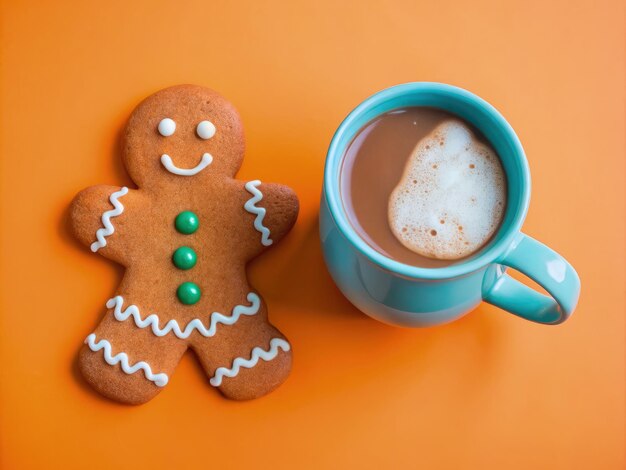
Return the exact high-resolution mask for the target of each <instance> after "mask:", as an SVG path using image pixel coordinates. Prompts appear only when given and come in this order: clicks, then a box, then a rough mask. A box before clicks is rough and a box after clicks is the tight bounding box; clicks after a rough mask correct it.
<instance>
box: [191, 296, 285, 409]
mask: <svg viewBox="0 0 626 470" xmlns="http://www.w3.org/2000/svg"><path fill="white" fill-rule="evenodd" d="M190 346H191V348H192V349H193V350H194V351H195V353H196V354H197V356H198V358H199V360H200V362H201V364H202V367H203V368H204V370H205V372H206V374H207V375H208V376H209V383H210V384H211V385H212V386H214V387H216V388H218V389H219V390H220V392H222V394H224V396H226V397H227V398H231V399H233V400H249V399H252V398H258V397H261V396H263V395H265V394H267V393H269V392H271V391H272V390H274V389H275V388H277V387H278V386H279V385H280V384H282V383H283V382H284V381H285V380H286V379H287V376H288V375H289V372H290V371H291V345H290V344H289V342H288V341H287V339H286V338H285V337H284V336H283V335H282V333H281V332H280V331H278V330H277V329H276V328H275V327H274V326H272V325H271V324H270V323H269V322H268V321H267V313H266V310H265V305H262V306H261V309H260V311H259V313H258V315H257V316H249V317H241V318H240V319H239V320H238V321H237V323H236V324H234V325H228V326H227V325H223V327H222V328H220V329H219V330H218V331H217V333H216V335H215V336H214V337H211V338H205V337H202V336H199V335H198V336H195V337H194V338H193V340H192V341H190Z"/></svg>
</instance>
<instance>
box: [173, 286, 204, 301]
mask: <svg viewBox="0 0 626 470" xmlns="http://www.w3.org/2000/svg"><path fill="white" fill-rule="evenodd" d="M201 295H202V293H201V292H200V288H199V287H198V285H197V284H194V283H193V282H183V283H182V284H181V285H180V286H178V289H177V290H176V296H177V297H178V300H180V301H181V302H182V303H184V304H185V305H193V304H195V303H196V302H198V300H200V296H201Z"/></svg>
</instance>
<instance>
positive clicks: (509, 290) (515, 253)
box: [483, 233, 580, 325]
mask: <svg viewBox="0 0 626 470" xmlns="http://www.w3.org/2000/svg"><path fill="white" fill-rule="evenodd" d="M497 263H499V264H502V265H505V266H509V267H511V268H513V269H516V270H517V271H520V272H522V273H524V274H525V275H527V276H528V277H529V278H531V279H532V280H534V281H535V282H537V283H538V284H539V285H540V286H541V287H543V288H544V289H545V290H546V291H548V293H549V294H550V295H551V297H549V296H546V295H543V294H541V293H539V292H537V291H536V290H534V289H532V288H530V287H528V286H526V285H524V284H522V283H521V282H519V281H516V280H515V279H513V278H512V277H511V276H509V275H508V274H501V275H500V276H497V274H496V275H495V276H493V277H491V276H489V277H491V279H490V280H489V282H483V299H484V300H485V302H488V303H490V304H492V305H495V306H496V307H500V308H502V309H504V310H506V311H508V312H510V313H512V314H514V315H517V316H519V317H522V318H525V319H527V320H530V321H534V322H537V323H544V324H548V325H558V324H559V323H563V322H564V321H565V320H567V319H568V318H569V317H570V315H571V314H572V312H573V311H574V308H576V304H577V303H578V297H579V295H580V279H579V278H578V274H576V271H574V268H572V266H571V265H570V264H569V263H568V262H567V261H565V259H564V258H563V257H562V256H561V255H559V254H558V253H556V252H555V251H553V250H551V249H550V248H548V247H547V246H546V245H544V244H543V243H540V242H538V241H537V240H535V239H533V238H531V237H529V236H528V235H524V234H523V233H520V234H519V235H518V236H517V237H516V239H515V240H514V242H513V243H512V244H511V246H510V248H509V249H508V250H507V251H506V252H505V253H504V255H503V256H502V257H501V258H500V259H499V260H498V261H497ZM500 269H501V268H500ZM494 277H495V279H494ZM485 281H487V278H486V279H485Z"/></svg>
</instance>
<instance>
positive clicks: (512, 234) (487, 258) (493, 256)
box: [323, 82, 530, 280]
mask: <svg viewBox="0 0 626 470" xmlns="http://www.w3.org/2000/svg"><path fill="white" fill-rule="evenodd" d="M414 93H438V94H445V95H447V96H449V97H453V98H455V99H459V100H462V101H464V102H466V103H470V104H471V105H472V106H475V107H478V108H482V110H484V111H486V112H487V113H488V114H489V115H490V117H491V118H492V119H493V120H494V122H495V123H496V125H497V126H500V128H501V129H502V130H503V131H504V134H505V136H506V138H507V139H508V140H509V143H510V144H511V145H512V148H513V153H514V154H515V158H517V160H518V161H519V163H520V167H521V173H522V176H523V179H524V184H523V185H522V189H521V193H522V194H520V200H521V201H522V206H521V208H520V210H518V213H517V214H516V216H515V218H514V220H513V221H512V223H510V224H509V226H508V227H506V228H505V229H504V230H505V234H504V236H502V237H501V239H500V240H498V241H497V242H496V243H494V244H493V245H492V246H488V247H487V248H486V249H485V250H484V252H483V253H481V254H480V255H478V256H476V257H475V258H472V259H470V260H469V261H466V262H461V263H458V264H453V265H450V266H445V267H442V268H421V267H417V266H412V265H410V264H406V263H402V262H400V261H396V260H394V259H392V258H389V257H387V256H385V255H383V254H382V253H380V252H378V251H377V250H375V249H374V248H373V247H371V246H370V245H368V244H367V243H366V242H365V241H364V240H363V239H362V238H361V237H360V236H359V235H358V234H357V233H356V231H355V230H354V228H353V227H352V225H351V224H350V222H349V221H348V218H347V214H346V212H345V208H344V205H343V203H342V202H341V191H340V177H339V175H340V170H341V168H340V165H341V160H342V159H343V156H344V153H345V148H344V149H340V148H339V142H340V140H341V139H342V137H343V136H344V134H346V133H348V131H349V130H350V127H351V126H352V125H353V123H354V122H355V121H356V120H357V119H358V118H359V117H360V116H361V115H362V114H363V113H365V112H367V111H368V110H369V109H372V108H374V107H376V106H377V105H379V104H382V103H384V102H385V101H387V100H390V99H392V98H394V97H397V96H399V95H403V94H414ZM352 137H354V136H352ZM346 147H347V146H346ZM335 169H336V170H335ZM334 175H336V177H334ZM323 194H324V197H325V199H326V202H327V204H328V206H329V212H330V216H331V217H332V219H333V220H334V222H335V224H336V225H337V227H338V228H339V231H340V232H341V233H342V234H343V236H344V237H345V238H346V239H347V240H348V242H349V243H350V244H351V245H352V246H353V247H355V248H356V249H357V250H358V251H359V252H360V253H361V254H362V255H364V256H365V257H366V258H368V259H369V260H370V261H371V262H373V263H374V264H376V265H378V266H380V267H381V268H383V269H386V270H387V271H390V272H393V273H396V274H400V275H402V276H405V277H408V278H413V279H432V280H440V279H450V278H454V277H459V276H463V275H466V274H469V273H472V272H475V271H477V270H479V269H481V268H484V267H486V266H487V265H489V264H491V263H493V262H494V261H496V260H498V259H499V258H500V257H501V256H502V255H503V254H504V253H505V252H506V250H507V249H508V247H509V246H511V244H512V243H513V242H514V240H515V238H516V236H517V234H518V233H519V232H520V229H521V226H522V224H523V222H524V219H525V218H526V213H527V211H528V205H529V200H530V170H529V167H528V161H527V159H526V155H525V153H524V149H523V148H522V144H521V142H520V141H519V138H518V137H517V134H516V133H515V131H514V130H513V128H512V127H511V125H510V124H509V123H508V122H507V120H506V119H505V118H504V117H503V116H502V114H500V112H499V111H498V110H497V109H496V108H494V107H493V106H492V105H491V104H489V103H488V102H487V101H485V100H484V99H482V98H480V97H479V96H477V95H475V94H473V93H471V92H469V91H467V90H465V89H463V88H459V87H456V86H453V85H448V84H444V83H438V82H409V83H403V84H400V85H394V86H391V87H389V88H385V89H383V90H381V91H379V92H377V93H374V94H373V95H371V96H369V97H368V98H366V99H365V100H364V101H362V102H361V103H360V104H359V105H358V106H357V107H356V108H354V109H353V110H352V111H351V112H350V114H348V115H347V116H346V118H345V119H344V120H343V121H342V122H341V124H340V125H339V127H338V128H337V130H336V131H335V134H334V135H333V138H332V140H331V142H330V146H329V147H328V152H327V154H326V164H325V167H324V189H323Z"/></svg>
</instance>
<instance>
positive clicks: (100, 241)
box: [91, 186, 128, 253]
mask: <svg viewBox="0 0 626 470" xmlns="http://www.w3.org/2000/svg"><path fill="white" fill-rule="evenodd" d="M127 193H128V188H127V187H126V186H123V187H122V189H120V190H119V191H115V192H114V193H113V194H111V196H110V197H109V201H111V204H113V207H114V208H113V209H111V210H108V211H106V212H104V213H103V214H102V225H103V226H104V227H103V228H99V229H98V230H97V231H96V238H97V241H95V242H93V243H92V244H91V251H93V252H94V253H95V252H96V251H98V250H99V249H100V248H103V247H105V246H107V241H106V238H105V237H108V236H110V235H113V232H115V227H113V224H112V223H111V218H112V217H117V216H118V215H120V214H121V213H122V212H124V205H123V204H122V203H121V202H120V201H119V199H120V198H121V197H122V196H125V195H126V194H127Z"/></svg>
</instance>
